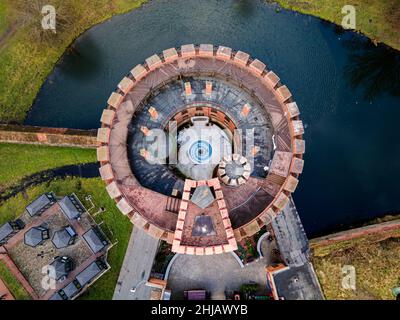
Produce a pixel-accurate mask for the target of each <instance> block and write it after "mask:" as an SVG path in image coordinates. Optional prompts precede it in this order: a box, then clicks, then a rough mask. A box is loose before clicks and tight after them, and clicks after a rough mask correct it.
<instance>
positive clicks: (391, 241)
mask: <svg viewBox="0 0 400 320" xmlns="http://www.w3.org/2000/svg"><path fill="white" fill-rule="evenodd" d="M311 248H312V249H313V265H314V268H315V270H316V272H317V275H318V278H319V281H320V284H321V287H322V289H323V291H324V294H325V297H326V298H327V299H329V300H371V299H372V300H394V297H393V295H392V292H391V290H392V289H393V288H394V287H396V286H398V285H400V274H399V261H400V231H399V230H394V231H387V232H383V233H382V234H377V235H370V236H364V237H361V238H358V239H353V240H348V241H340V242H337V243H333V244H330V245H326V246H321V247H316V246H315V244H313V243H312V242H311ZM344 265H350V266H354V267H355V271H356V290H355V291H353V290H349V289H344V288H343V287H342V279H343V276H344V275H343V274H342V270H341V268H342V267H343V266H344Z"/></svg>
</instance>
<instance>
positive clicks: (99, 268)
mask: <svg viewBox="0 0 400 320" xmlns="http://www.w3.org/2000/svg"><path fill="white" fill-rule="evenodd" d="M106 269H107V265H106V264H105V263H104V261H102V260H96V261H95V262H93V263H91V264H90V265H89V266H88V267H87V268H86V269H85V270H83V271H82V272H81V273H79V274H78V275H77V276H76V280H77V281H78V283H79V284H80V286H81V287H84V286H85V285H88V284H90V283H91V282H92V281H93V280H94V279H95V278H97V277H98V276H99V275H100V274H102V273H103V271H104V270H106Z"/></svg>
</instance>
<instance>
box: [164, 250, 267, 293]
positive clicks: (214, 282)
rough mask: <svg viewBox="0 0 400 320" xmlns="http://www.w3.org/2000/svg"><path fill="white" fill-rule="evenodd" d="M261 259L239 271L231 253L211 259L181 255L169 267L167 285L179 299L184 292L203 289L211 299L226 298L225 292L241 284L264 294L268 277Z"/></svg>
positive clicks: (263, 261)
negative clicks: (257, 285)
mask: <svg viewBox="0 0 400 320" xmlns="http://www.w3.org/2000/svg"><path fill="white" fill-rule="evenodd" d="M265 262H266V261H265V260H264V259H261V260H259V261H257V262H253V263H251V264H249V265H247V266H245V267H244V268H241V267H240V265H239V263H238V262H237V261H236V259H235V258H234V257H233V256H232V255H231V254H230V253H226V254H219V255H212V256H190V255H180V256H178V258H177V259H176V260H175V262H174V264H173V265H172V268H171V272H170V274H169V278H168V286H169V288H170V289H171V290H172V299H182V298H183V291H185V290H190V289H205V290H207V291H209V292H210V293H211V299H215V300H223V299H225V291H229V290H239V289H240V286H241V285H242V284H244V283H250V282H255V283H258V284H259V287H260V293H266V285H267V277H266V272H265V265H266V263H265Z"/></svg>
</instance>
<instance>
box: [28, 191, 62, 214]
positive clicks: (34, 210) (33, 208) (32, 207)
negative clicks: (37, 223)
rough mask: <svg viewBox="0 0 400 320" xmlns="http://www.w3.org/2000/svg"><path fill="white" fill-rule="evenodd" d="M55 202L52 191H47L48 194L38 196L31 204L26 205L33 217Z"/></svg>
mask: <svg viewBox="0 0 400 320" xmlns="http://www.w3.org/2000/svg"><path fill="white" fill-rule="evenodd" d="M54 202H55V198H54V195H53V194H51V193H46V194H43V195H41V196H40V197H39V198H37V199H36V200H34V201H33V202H31V204H29V205H28V206H27V207H26V211H28V213H29V215H30V216H31V217H33V216H35V215H37V214H40V213H42V211H43V209H44V208H45V207H46V206H50V205H51V204H53V203H54Z"/></svg>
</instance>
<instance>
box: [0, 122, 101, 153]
mask: <svg viewBox="0 0 400 320" xmlns="http://www.w3.org/2000/svg"><path fill="white" fill-rule="evenodd" d="M96 134H97V130H76V129H64V128H44V127H32V126H20V125H0V142H8V143H21V144H40V145H49V146H69V147H81V148H96V146H97V142H96Z"/></svg>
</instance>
